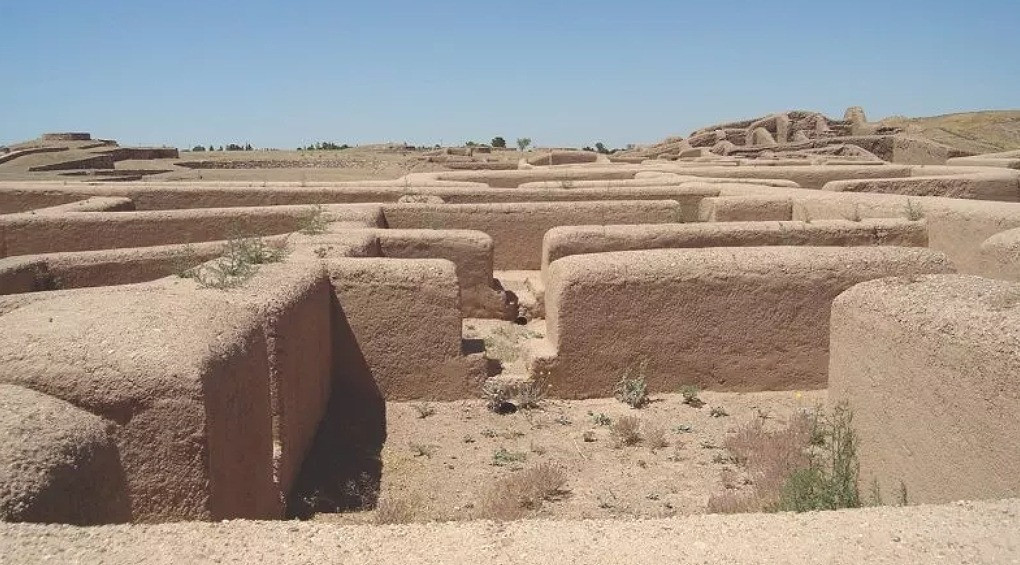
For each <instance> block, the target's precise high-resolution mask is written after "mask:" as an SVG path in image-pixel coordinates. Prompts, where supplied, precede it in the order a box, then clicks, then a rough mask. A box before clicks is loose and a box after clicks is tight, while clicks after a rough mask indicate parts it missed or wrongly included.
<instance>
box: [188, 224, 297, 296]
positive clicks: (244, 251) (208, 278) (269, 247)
mask: <svg viewBox="0 0 1020 565" xmlns="http://www.w3.org/2000/svg"><path fill="white" fill-rule="evenodd" d="M286 255H287V247H286V244H283V245H278V244H269V243H267V242H266V241H265V240H263V239H262V238H260V237H235V238H231V239H229V240H227V244H226V246H225V247H224V249H223V255H222V256H221V257H220V258H219V259H216V260H215V261H213V262H212V263H207V264H205V265H201V266H199V267H195V268H194V269H191V273H192V274H191V276H190V278H193V279H195V280H196V281H197V282H198V284H200V285H202V286H204V287H208V288H217V289H227V288H233V287H236V286H239V285H241V284H243V283H244V282H245V281H247V280H248V279H250V278H251V277H252V276H254V275H255V273H256V271H258V266H259V265H264V264H267V263H277V262H279V261H282V260H283V258H284V257H285V256H286Z"/></svg>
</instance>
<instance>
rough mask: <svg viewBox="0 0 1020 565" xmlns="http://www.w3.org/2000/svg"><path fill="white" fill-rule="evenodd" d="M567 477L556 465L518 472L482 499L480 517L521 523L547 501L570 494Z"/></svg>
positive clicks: (542, 465)
mask: <svg viewBox="0 0 1020 565" xmlns="http://www.w3.org/2000/svg"><path fill="white" fill-rule="evenodd" d="M566 484H567V476H566V474H564V472H563V470H562V469H560V468H559V467H557V466H555V465H553V464H552V463H540V464H539V465H536V466H535V467H532V468H530V469H526V470H523V471H520V472H518V473H514V474H513V475H511V476H509V477H506V478H504V479H501V480H499V481H497V482H496V483H495V484H493V485H492V487H491V488H490V489H489V490H488V491H487V492H486V493H485V494H484V495H483V496H482V500H481V503H480V504H479V506H478V518H481V519H488V520H520V519H522V518H525V517H527V516H528V515H529V514H531V513H532V512H535V511H537V510H538V509H539V508H541V507H542V504H543V503H544V502H546V501H550V500H556V499H558V498H560V497H562V496H563V495H565V494H567V492H568V491H567V490H565V489H564V487H565V486H566Z"/></svg>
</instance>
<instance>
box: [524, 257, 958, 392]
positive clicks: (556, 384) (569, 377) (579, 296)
mask: <svg viewBox="0 0 1020 565" xmlns="http://www.w3.org/2000/svg"><path fill="white" fill-rule="evenodd" d="M548 272H549V277H548V280H547V281H546V285H547V290H546V312H547V316H548V317H547V330H548V331H547V340H548V344H549V346H550V347H551V348H552V349H553V350H554V353H552V354H551V355H549V356H545V357H543V356H536V357H535V359H533V362H532V371H533V372H534V373H538V372H544V371H547V372H548V373H549V375H550V383H551V384H552V390H553V391H554V392H553V393H554V394H555V395H556V396H562V397H567V398H588V397H596V396H608V395H611V393H612V390H613V386H614V384H615V383H616V381H617V380H618V379H619V378H620V375H623V374H625V372H626V371H628V370H635V369H636V368H638V367H641V364H642V363H645V364H646V365H645V366H644V368H643V370H644V374H645V377H646V379H647V383H648V386H649V388H650V389H651V390H653V391H672V390H676V389H677V388H678V387H679V386H680V385H683V384H693V385H697V386H699V387H702V388H707V389H712V390H738V391H740V390H743V391H751V390H790V389H805V388H823V387H825V386H826V382H827V372H828V325H829V308H830V305H831V302H832V299H833V298H835V297H836V296H837V295H838V294H839V293H840V292H842V291H844V290H846V289H847V288H849V287H851V286H853V285H854V284H857V283H859V282H862V281H866V280H870V279H875V278H881V277H886V276H894V275H910V274H920V273H947V272H952V268H951V267H950V265H949V262H948V261H947V260H946V258H945V256H943V255H942V254H940V253H936V252H933V251H930V250H927V249H917V248H903V247H855V248H833V247H757V248H752V247H748V248H710V249H689V250H688V249H684V250H654V251H625V252H617V253H601V254H593V255H575V256H571V257H565V258H563V259H559V260H557V261H554V262H553V263H552V264H551V265H550V266H549V270H548ZM539 353H542V352H541V351H540V352H539ZM547 353H548V352H547Z"/></svg>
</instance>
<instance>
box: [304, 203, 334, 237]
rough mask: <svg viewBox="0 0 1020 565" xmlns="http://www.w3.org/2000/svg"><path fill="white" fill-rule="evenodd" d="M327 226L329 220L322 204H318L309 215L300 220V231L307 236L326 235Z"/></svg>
mask: <svg viewBox="0 0 1020 565" xmlns="http://www.w3.org/2000/svg"><path fill="white" fill-rule="evenodd" d="M327 225H329V218H327V217H326V209H325V208H323V207H322V204H316V205H315V207H314V208H312V210H311V211H310V212H308V214H306V215H304V216H302V217H301V219H300V220H298V231H299V232H301V233H303V234H305V235H321V234H324V233H326V226H327Z"/></svg>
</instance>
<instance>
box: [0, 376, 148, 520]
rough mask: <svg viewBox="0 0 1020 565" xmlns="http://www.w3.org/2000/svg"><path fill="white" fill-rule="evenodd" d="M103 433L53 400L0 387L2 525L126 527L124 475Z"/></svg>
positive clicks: (95, 421) (102, 426) (84, 415)
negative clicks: (112, 524)
mask: <svg viewBox="0 0 1020 565" xmlns="http://www.w3.org/2000/svg"><path fill="white" fill-rule="evenodd" d="M107 427H108V422H106V421H105V420H103V419H102V418H100V417H98V416H95V415H94V414H90V413H88V412H86V411H84V410H80V409H78V408H75V407H74V406H72V405H71V404H68V403H67V402H64V401H62V400H58V399H56V398H53V397H52V396H46V395H45V394H40V393H38V392H35V391H31V390H28V389H25V388H21V387H18V386H12V385H0V521H5V522H43V523H64V524H76V525H92V524H105V523H111V522H126V521H128V520H129V519H130V517H131V512H130V507H129V505H128V498H127V489H126V488H125V484H124V474H123V471H122V469H121V467H120V460H119V459H118V457H117V448H116V445H115V443H114V441H113V439H112V438H111V437H110V434H109V433H108V432H107Z"/></svg>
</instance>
